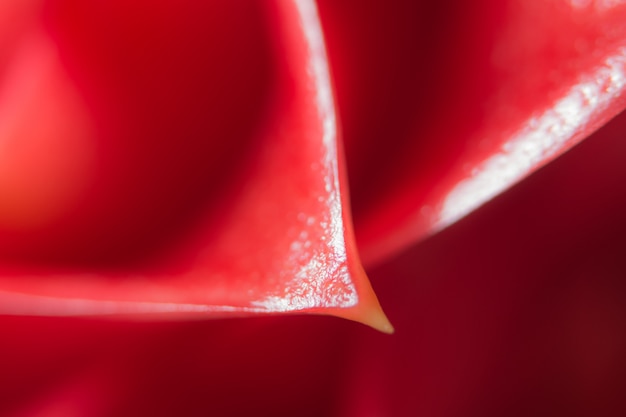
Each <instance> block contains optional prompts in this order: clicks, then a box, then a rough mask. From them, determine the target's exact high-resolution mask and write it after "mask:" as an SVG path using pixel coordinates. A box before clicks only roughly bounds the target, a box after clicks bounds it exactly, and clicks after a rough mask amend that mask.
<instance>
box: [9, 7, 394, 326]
mask: <svg viewBox="0 0 626 417" xmlns="http://www.w3.org/2000/svg"><path fill="white" fill-rule="evenodd" d="M268 10H269V12H268V13H267V15H263V14H262V13H261V10H260V8H259V7H258V6H256V5H253V4H251V3H248V2H230V3H228V5H224V4H219V5H217V4H213V3H206V4H205V3H197V2H193V1H188V2H180V3H177V4H176V5H175V6H174V5H173V3H172V4H170V3H169V2H168V3H163V4H161V3H159V4H152V3H150V4H148V3H147V2H133V3H132V4H130V3H127V2H102V3H94V4H92V3H90V4H88V5H87V4H83V3H81V2H75V1H71V0H59V1H50V2H48V4H47V7H46V8H45V11H44V22H45V27H46V32H41V33H45V35H41V36H44V41H42V42H44V43H45V42H47V43H48V44H50V45H53V47H51V51H50V52H49V53H50V54H51V57H52V58H50V59H52V60H53V61H54V65H52V66H50V67H44V70H42V71H45V70H46V69H47V68H52V69H50V70H48V71H49V72H48V73H46V74H45V77H44V78H45V80H47V81H46V84H45V85H49V86H51V88H52V87H54V88H59V86H64V85H65V83H67V82H68V80H71V82H73V83H75V86H76V89H77V91H78V93H79V94H80V95H81V98H82V99H83V100H84V102H85V103H86V104H85V106H84V108H83V111H85V112H86V113H87V115H88V116H89V120H88V121H89V122H90V123H91V126H93V127H94V128H95V129H96V133H95V137H93V136H92V137H89V136H88V137H86V138H85V137H84V135H82V132H83V131H82V130H81V131H80V133H81V134H79V135H78V136H79V137H81V138H83V139H82V140H83V142H86V143H87V144H89V145H90V146H91V145H93V146H94V147H95V148H96V150H97V161H96V162H95V163H93V164H92V166H91V168H90V169H91V170H93V172H92V173H90V177H89V179H88V181H89V182H88V184H87V185H86V186H84V187H83V188H82V190H83V191H82V193H81V194H80V195H79V196H78V197H75V199H74V201H73V202H70V203H64V204H65V206H63V205H62V206H63V207H62V208H63V210H62V213H61V214H56V212H57V210H56V208H55V210H52V209H50V210H48V212H47V213H45V215H46V216H48V217H50V218H48V217H46V216H44V217H45V218H46V219H45V221H44V224H43V225H41V224H40V223H41V222H35V223H36V225H35V226H32V223H28V225H27V227H14V226H15V223H14V222H11V221H8V222H7V221H6V219H7V215H5V216H4V219H5V223H1V222H0V226H1V227H3V229H1V230H0V233H2V234H3V236H2V245H0V249H2V250H3V251H4V252H3V255H4V264H2V265H1V268H0V271H1V277H0V288H1V291H0V306H1V309H2V313H4V314H37V315H129V314H131V315H135V314H139V315H146V314H150V315H154V314H157V315H161V314H163V315H166V316H167V317H169V316H177V317H179V316H182V317H190V316H191V317H224V316H233V315H237V316H241V315H248V314H256V313H280V312H313V313H325V314H334V315H337V316H341V317H346V318H349V319H353V320H357V321H362V322H365V323H367V324H369V325H372V326H374V327H376V328H378V329H381V330H383V331H390V330H391V327H390V325H389V323H388V322H387V321H386V319H385V317H384V315H383V314H382V312H381V310H380V307H379V306H378V302H377V301H376V297H375V295H374V294H373V292H372V290H371V287H370V286H369V283H368V281H367V278H366V276H365V274H364V272H363V270H362V268H361V267H360V263H359V260H358V255H357V253H356V251H355V248H354V244H353V242H352V234H351V228H350V215H349V213H348V211H347V210H346V209H345V202H343V201H342V193H341V190H342V188H343V187H344V186H343V185H342V184H341V182H342V179H341V178H340V171H339V170H340V167H339V163H340V162H339V161H340V158H339V156H338V150H337V145H336V136H337V132H336V122H335V111H334V105H333V96H332V91H331V88H330V84H329V79H328V69H327V62H326V57H325V51H324V43H323V39H322V35H321V31H320V28H319V22H318V19H317V11H316V8H315V5H314V3H313V2H311V1H296V2H290V1H280V2H278V3H277V5H276V6H275V7H268ZM136 15H141V18H140V19H135V16H136ZM207 19H209V21H208V22H207ZM270 28H271V29H270ZM224 39H228V40H229V42H226V41H224ZM239 48H242V49H243V50H244V51H246V52H245V53H241V52H240V49H239ZM248 51H255V52H254V53H252V54H248ZM42 53H43V52H41V51H40V50H36V51H35V52H33V54H35V55H36V54H39V55H37V58H40V55H41V54H42ZM63 71H65V72H63ZM268 71H269V72H268ZM27 75H31V74H27ZM46 77H47V78H46ZM268 82H270V83H272V84H271V85H270V87H271V88H268V86H267V83H268ZM71 94H74V92H70V93H68V91H67V90H66V89H63V90H61V91H57V90H54V89H53V91H52V92H51V93H50V95H42V96H37V97H35V98H34V102H35V103H36V105H37V106H45V108H46V109H54V108H55V107H54V104H57V103H59V102H61V103H63V100H65V99H66V97H68V96H69V95H71ZM50 102H52V104H50ZM40 103H43V104H40ZM29 109H30V108H29V107H26V108H25V113H24V115H23V117H26V116H27V115H28V110H29ZM49 111H52V110H49ZM59 111H60V112H61V118H60V119H59V118H57V117H54V118H53V119H54V120H64V119H63V117H65V118H66V119H67V120H69V121H70V122H72V121H73V122H75V125H74V126H73V127H75V128H77V129H78V127H77V126H83V123H82V120H80V119H79V120H78V121H77V120H76V118H75V117H74V116H75V114H74V113H73V112H72V111H71V110H65V109H64V108H61V110H59ZM50 118H52V116H50ZM24 120H26V119H24ZM52 127H54V125H53V126H52ZM27 128H28V126H26V129H27ZM87 131H88V130H87ZM27 133H33V131H32V129H31V130H30V131H27ZM48 133H49V135H50V137H51V138H52V140H57V139H58V137H57V136H55V133H58V130H54V131H52V132H48ZM23 136H24V137H25V139H24V140H25V141H29V142H31V141H36V140H39V137H38V136H37V137H33V136H29V135H26V134H24V135H23ZM70 139H71V137H70ZM59 140H62V141H66V140H69V139H68V137H66V136H62V137H61V139H59ZM72 140H73V139H72ZM32 146H35V144H33V145H32ZM58 146H59V148H58V149H56V152H55V151H52V152H51V153H50V154H45V155H43V156H41V158H42V160H43V161H44V163H47V162H48V161H52V162H51V163H50V165H51V166H52V167H53V168H52V169H51V170H50V172H52V173H57V172H59V170H56V171H55V169H56V167H57V166H64V164H65V165H74V164H75V162H76V161H75V160H79V161H81V160H83V159H84V158H82V154H79V155H78V156H76V155H74V156H72V155H70V156H68V155H67V153H66V152H65V148H66V147H67V146H69V143H65V142H60V143H58ZM244 148H245V149H244ZM25 154H26V156H28V153H27V152H25ZM9 156H10V154H9ZM9 156H7V158H9ZM20 156H21V155H20ZM64 158H65V159H64ZM19 161H21V162H23V163H24V165H21V166H18V168H16V169H15V170H13V171H11V172H10V173H15V172H18V173H21V174H22V175H21V176H20V177H19V178H18V181H20V180H21V178H22V177H24V176H26V174H25V172H26V166H27V165H25V164H26V163H27V162H28V161H29V159H28V158H26V157H24V158H20V159H19ZM58 161H60V162H58ZM57 162H58V163H57ZM234 164H236V165H235V166H234V167H232V169H234V168H237V170H239V171H235V172H232V171H231V170H230V169H228V168H231V166H232V165H234ZM20 169H22V171H20ZM61 171H63V170H62V169H61ZM7 175H8V174H7ZM59 175H61V174H59ZM70 177H71V178H74V176H73V175H70ZM56 179H57V178H56V177H55V176H53V177H52V180H56ZM223 183H225V184H223ZM70 188H75V187H73V186H72V187H70ZM78 188H80V187H78ZM33 189H35V190H36V189H37V187H33ZM62 191H63V190H61V191H59V190H53V191H52V192H51V193H52V197H49V199H50V200H51V201H52V200H55V199H56V198H57V197H58V195H60V194H63V193H62ZM24 193H27V191H24ZM18 194H19V190H18ZM32 194H33V195H39V194H38V193H37V192H32ZM18 197H20V196H19V195H18ZM45 198H48V197H45ZM39 203H40V202H35V203H33V202H32V201H31V200H28V198H24V199H23V200H22V202H21V203H20V204H21V205H22V207H26V208H29V207H31V206H38V205H39ZM44 206H45V207H46V209H47V208H49V207H51V206H52V203H50V204H48V205H46V204H44ZM53 211H54V216H49V214H50V213H52V212H53ZM163 242H166V243H163ZM163 245H164V247H163Z"/></svg>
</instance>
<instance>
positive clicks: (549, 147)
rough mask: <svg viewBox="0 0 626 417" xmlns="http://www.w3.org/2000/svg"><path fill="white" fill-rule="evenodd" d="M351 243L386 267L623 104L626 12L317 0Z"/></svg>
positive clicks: (563, 1) (604, 6) (565, 1)
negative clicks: (346, 177) (344, 167)
mask: <svg viewBox="0 0 626 417" xmlns="http://www.w3.org/2000/svg"><path fill="white" fill-rule="evenodd" d="M320 10H321V16H322V21H323V23H324V27H325V31H326V33H327V38H328V45H329V56H330V62H331V64H332V70H333V72H334V75H335V78H336V89H337V97H338V103H339V113H340V116H341V120H342V124H343V127H344V130H345V138H346V149H347V155H348V158H349V159H348V168H349V174H350V181H351V184H350V187H351V192H352V199H353V203H352V204H353V208H354V222H355V230H356V233H357V241H358V242H359V248H360V250H361V254H362V257H363V259H364V262H365V263H366V264H367V263H370V264H371V263H373V262H377V261H380V260H382V259H384V258H385V257H387V256H389V255H390V254H392V253H394V252H396V251H398V250H399V249H401V248H402V247H404V246H405V245H407V244H410V243H411V242H413V241H415V240H417V239H420V238H422V237H424V236H426V235H429V234H431V233H433V232H434V231H437V230H439V229H441V228H443V227H445V226H447V225H449V224H450V223H452V222H454V221H456V220H457V219H459V218H460V217H462V216H464V215H465V214H467V213H468V212H470V211H471V210H473V209H474V208H476V207H478V206H479V205H480V204H482V203H484V202H485V201H487V200H489V199H490V198H492V197H493V196H495V195H496V194H498V193H499V192H501V191H503V190H504V189H506V188H507V187H509V186H510V185H512V184H513V183H515V182H517V181H519V180H520V179H521V178H523V177H525V176H526V175H528V173H530V172H532V171H534V170H535V169H537V168H538V167H539V166H541V165H543V164H545V163H546V162H547V161H549V160H551V159H553V158H555V157H556V156H557V155H559V154H560V153H562V152H564V151H565V150H566V149H568V148H570V147H571V146H573V145H574V144H575V143H577V142H578V141H580V140H581V139H583V138H584V137H586V136H587V135H589V134H590V133H592V132H593V131H594V130H595V129H597V127H598V126H600V125H602V124H603V123H605V122H606V121H607V120H609V119H610V118H611V117H613V116H614V115H615V114H617V113H618V112H619V111H620V110H622V109H623V108H624V104H625V101H624V89H625V86H626V75H625V73H626V5H625V4H624V3H622V2H607V1H600V0H598V1H569V0H549V1H543V0H542V1H517V0H510V1H504V2H503V1H496V0H483V1H479V2H471V3H466V2H454V3H453V4H450V3H445V4H444V3H437V2H432V1H431V2H415V1H403V2H394V3H393V5H389V4H386V3H385V4H383V3H380V2H375V1H363V2H360V3H359V7H358V8H354V7H352V6H348V5H347V4H345V3H342V2H335V1H323V0H322V1H321V2H320Z"/></svg>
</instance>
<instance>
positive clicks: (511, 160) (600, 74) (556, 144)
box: [437, 48, 626, 228]
mask: <svg viewBox="0 0 626 417" xmlns="http://www.w3.org/2000/svg"><path fill="white" fill-rule="evenodd" d="M625 86H626V48H624V49H621V50H620V51H619V53H618V54H617V55H615V56H612V57H611V58H609V59H607V61H606V62H605V64H604V66H602V67H601V68H600V69H598V70H597V71H596V72H595V73H594V74H593V75H592V76H590V77H588V78H587V79H586V80H584V81H583V82H581V83H579V84H577V85H575V86H574V87H572V88H571V89H570V91H569V92H568V93H567V94H566V95H565V97H563V98H562V99H561V100H560V101H559V102H557V103H556V105H555V106H554V107H553V108H552V109H549V110H547V111H546V112H545V113H544V114H542V115H541V116H539V117H536V118H533V119H531V120H529V121H528V122H527V123H526V125H525V126H524V127H523V128H522V129H521V131H520V132H519V133H518V134H517V135H516V136H515V137H513V138H512V139H511V140H510V141H508V142H507V143H506V144H504V145H503V146H502V148H501V150H500V152H499V153H497V154H496V155H493V156H492V157H490V158H489V159H487V160H486V161H484V162H483V163H482V164H481V165H480V166H479V167H478V168H477V169H476V170H475V174H474V175H473V176H472V177H470V178H467V179H465V180H463V181H462V182H461V183H459V184H458V185H457V186H456V187H455V188H454V189H453V190H452V191H451V192H450V193H449V194H448V196H447V197H446V199H445V201H444V203H443V208H442V211H441V214H440V218H439V221H438V222H437V227H438V228H442V227H445V226H447V225H449V224H451V223H454V222H455V221H457V220H458V219H460V218H461V217H463V216H465V215H466V214H468V213H469V212H471V211H473V210H474V209H476V208H477V207H479V206H480V205H481V204H483V203H484V202H486V201H488V200H490V199H491V198H493V197H495V196H496V195H497V194H499V193H500V192H502V191H504V190H505V189H506V188H508V187H509V186H511V185H512V184H514V183H515V182H517V181H519V180H520V179H522V178H523V177H524V176H525V175H527V174H528V173H529V172H530V171H532V170H533V169H535V168H537V167H538V166H539V165H540V164H541V163H542V162H545V161H546V160H548V159H550V158H552V157H554V156H556V155H557V154H558V152H559V151H560V150H561V149H563V147H564V146H565V145H566V144H567V143H568V141H569V140H570V139H571V138H572V137H573V136H574V135H575V134H576V133H577V130H578V129H580V128H581V126H585V124H587V122H588V121H589V120H590V119H591V117H592V116H594V115H595V114H597V113H599V112H600V111H602V110H604V109H605V108H606V107H607V106H608V105H609V103H610V102H611V101H612V100H613V99H614V98H615V97H616V96H617V95H619V94H621V93H622V92H623V90H624V87H625Z"/></svg>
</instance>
